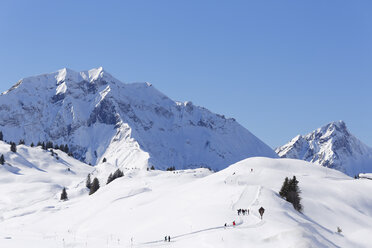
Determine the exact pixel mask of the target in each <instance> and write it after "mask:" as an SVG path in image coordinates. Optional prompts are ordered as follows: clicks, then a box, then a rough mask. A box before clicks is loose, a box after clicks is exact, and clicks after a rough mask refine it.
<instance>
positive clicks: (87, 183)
mask: <svg viewBox="0 0 372 248" xmlns="http://www.w3.org/2000/svg"><path fill="white" fill-rule="evenodd" d="M85 186H86V187H87V188H88V189H90V187H91V186H92V181H91V180H90V174H88V176H87V180H86V182H85Z"/></svg>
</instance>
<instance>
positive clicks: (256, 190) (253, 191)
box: [136, 185, 265, 246]
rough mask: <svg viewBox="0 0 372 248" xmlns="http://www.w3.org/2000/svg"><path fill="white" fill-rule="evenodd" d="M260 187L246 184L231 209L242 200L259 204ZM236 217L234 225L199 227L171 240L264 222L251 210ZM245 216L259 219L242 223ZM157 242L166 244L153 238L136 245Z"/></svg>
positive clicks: (235, 210)
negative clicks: (248, 223) (251, 222)
mask: <svg viewBox="0 0 372 248" xmlns="http://www.w3.org/2000/svg"><path fill="white" fill-rule="evenodd" d="M261 188H262V186H259V185H247V186H246V187H245V188H244V190H243V192H242V193H241V194H240V197H239V199H238V200H237V201H236V202H235V203H234V204H233V207H232V211H234V213H236V212H237V208H236V206H237V205H238V204H239V205H243V204H242V203H244V202H251V203H250V204H248V205H245V206H249V207H248V209H251V207H252V206H253V205H258V204H259V201H258V198H259V196H260V193H261ZM251 196H254V197H253V199H252V198H251ZM238 217H239V221H238V222H236V224H235V226H233V225H228V226H227V227H225V226H216V227H210V228H205V229H201V230H197V231H193V232H189V233H184V234H179V235H174V236H172V237H171V240H173V241H174V240H175V241H177V240H179V239H180V238H184V237H189V236H192V235H194V234H199V233H203V232H210V231H214V230H222V229H231V228H237V229H248V228H256V227H259V226H262V225H264V224H265V221H264V220H261V219H260V217H258V216H256V215H254V214H253V213H252V211H250V214H248V215H245V216H244V215H243V216H242V215H240V216H238ZM245 217H247V218H252V217H255V218H258V219H259V221H258V222H257V223H254V224H251V225H244V218H245ZM173 241H172V242H173ZM157 243H164V244H166V243H167V242H165V241H164V240H154V241H149V242H144V243H139V244H137V245H136V246H138V245H144V246H147V245H152V244H157ZM168 243H171V242H168Z"/></svg>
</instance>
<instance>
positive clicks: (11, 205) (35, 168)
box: [0, 141, 94, 247]
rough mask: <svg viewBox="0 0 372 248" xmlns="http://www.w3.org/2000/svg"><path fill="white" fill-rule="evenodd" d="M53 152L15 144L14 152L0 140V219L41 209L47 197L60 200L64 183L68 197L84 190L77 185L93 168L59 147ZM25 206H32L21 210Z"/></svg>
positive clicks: (83, 192) (84, 191)
mask: <svg viewBox="0 0 372 248" xmlns="http://www.w3.org/2000/svg"><path fill="white" fill-rule="evenodd" d="M54 153H55V155H54V156H52V153H51V152H50V151H45V150H43V149H41V148H40V147H34V148H31V147H28V146H25V145H18V146H17V152H16V153H13V152H11V151H10V145H9V144H6V143H5V142H2V141H0V154H3V155H4V158H5V163H4V165H0V195H1V198H0V219H1V220H2V221H4V220H6V219H8V218H15V217H20V216H24V215H27V214H31V213H34V211H36V212H38V211H41V209H42V208H43V207H45V206H44V203H45V201H46V200H50V199H53V200H55V201H58V200H59V198H60V195H61V192H62V188H63V187H66V188H67V190H68V191H70V194H71V197H74V196H75V197H76V196H77V195H79V194H85V193H86V190H85V189H83V190H82V188H79V189H78V186H79V183H83V182H84V180H85V177H86V176H87V175H88V174H89V173H91V172H93V170H94V168H92V167H91V166H89V165H86V164H84V163H82V162H80V161H78V160H76V159H74V158H72V157H69V156H67V154H65V153H64V152H61V151H59V150H54ZM57 158H58V159H57ZM84 183H85V182H84ZM77 189H78V190H77ZM80 190H82V192H80ZM28 207H31V208H33V209H34V210H32V211H30V212H29V213H24V211H23V209H24V208H28ZM51 211H52V209H51ZM2 247H4V246H2Z"/></svg>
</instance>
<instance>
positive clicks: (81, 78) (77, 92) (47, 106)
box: [0, 68, 277, 170]
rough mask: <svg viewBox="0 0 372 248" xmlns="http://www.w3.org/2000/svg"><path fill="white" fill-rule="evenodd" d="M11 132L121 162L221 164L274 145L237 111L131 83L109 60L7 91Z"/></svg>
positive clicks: (2, 124) (4, 109) (84, 156)
mask: <svg viewBox="0 0 372 248" xmlns="http://www.w3.org/2000/svg"><path fill="white" fill-rule="evenodd" d="M0 130H1V131H2V132H3V133H4V140H8V141H15V142H17V141H18V140H20V139H24V140H25V141H26V144H30V143H31V142H34V143H36V142H38V141H52V142H53V143H54V144H68V145H69V146H70V150H71V151H72V152H73V154H74V156H75V157H76V158H78V159H80V160H82V161H85V162H86V163H91V164H98V163H100V162H102V159H103V158H107V161H108V162H110V163H111V164H114V165H115V166H117V167H146V166H152V165H155V167H156V168H162V169H164V168H167V167H170V166H175V167H176V168H196V167H201V166H207V167H210V168H212V169H214V170H220V169H223V168H225V167H226V166H227V165H229V164H231V163H233V162H237V161H239V160H241V159H244V158H247V157H252V156H265V157H277V155H276V154H275V152H274V151H273V150H272V149H271V148H270V147H268V146H267V145H266V144H264V143H263V142H262V141H260V140H259V139H258V138H257V137H255V136H254V135H253V134H252V133H250V132H249V131H248V130H246V129H245V128H244V127H242V126H241V125H239V124H238V123H237V122H236V121H235V120H234V119H227V118H225V117H224V116H222V115H218V114H214V113H211V112H210V111H208V110H207V109H205V108H202V107H198V106H195V105H193V104H192V103H191V102H184V103H181V102H175V101H173V100H171V99H169V98H168V97H167V96H165V95H164V94H162V93H161V92H159V91H158V90H156V89H155V88H154V87H153V86H152V85H151V84H149V83H132V84H124V83H122V82H120V81H119V80H117V79H115V78H114V77H112V76H111V75H110V74H108V73H107V72H105V71H104V70H103V69H102V68H97V69H92V70H89V71H83V72H74V71H72V70H69V69H62V70H59V71H57V72H55V73H50V74H44V75H39V76H35V77H29V78H25V79H22V80H20V81H19V82H18V83H17V84H16V85H14V86H13V87H12V88H11V89H9V90H8V91H6V92H4V93H3V94H2V95H1V96H0Z"/></svg>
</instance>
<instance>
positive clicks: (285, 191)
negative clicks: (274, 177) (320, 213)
mask: <svg viewBox="0 0 372 248" xmlns="http://www.w3.org/2000/svg"><path fill="white" fill-rule="evenodd" d="M300 193H301V190H300V188H299V187H298V181H297V178H296V176H293V178H292V179H288V177H286V178H285V180H284V183H283V186H282V188H281V190H280V192H279V194H280V196H281V197H283V198H284V199H285V200H286V201H288V202H290V203H292V205H293V207H294V209H296V210H297V211H299V212H301V211H302V205H301V197H300Z"/></svg>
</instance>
